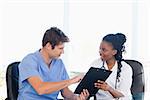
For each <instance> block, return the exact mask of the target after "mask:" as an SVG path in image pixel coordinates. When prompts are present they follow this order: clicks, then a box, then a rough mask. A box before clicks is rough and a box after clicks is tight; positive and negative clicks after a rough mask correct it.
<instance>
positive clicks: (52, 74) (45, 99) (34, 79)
mask: <svg viewBox="0 0 150 100" xmlns="http://www.w3.org/2000/svg"><path fill="white" fill-rule="evenodd" d="M68 41H69V38H68V37H67V36H66V35H65V34H64V33H63V32H62V31H61V30H60V29H58V28H56V27H51V28H50V29H49V30H47V31H46V32H45V34H44V36H43V40H42V48H41V49H40V50H38V51H36V52H35V53H31V54H29V55H27V56H26V57H25V58H24V59H23V60H22V62H21V63H20V65H19V95H18V100H58V99H57V96H58V94H59V92H61V94H62V96H63V97H64V98H65V99H67V100H86V99H87V98H88V96H89V93H88V91H87V90H86V89H85V90H83V92H82V93H81V94H80V95H78V96H77V95H74V94H73V92H71V91H70V90H69V88H68V86H69V85H71V84H74V83H77V82H79V81H80V80H81V78H82V77H81V76H76V77H74V78H72V79H69V77H68V74H67V72H66V69H65V66H64V64H63V62H62V60H61V59H59V57H60V55H61V54H62V53H63V52H64V50H63V49H64V43H65V42H68Z"/></svg>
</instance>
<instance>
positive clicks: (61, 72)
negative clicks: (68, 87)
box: [18, 51, 69, 100]
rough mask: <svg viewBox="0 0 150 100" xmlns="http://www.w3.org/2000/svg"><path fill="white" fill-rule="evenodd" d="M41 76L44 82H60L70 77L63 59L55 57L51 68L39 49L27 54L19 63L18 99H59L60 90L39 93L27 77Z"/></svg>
mask: <svg viewBox="0 0 150 100" xmlns="http://www.w3.org/2000/svg"><path fill="white" fill-rule="evenodd" d="M31 76H39V77H40V78H41V79H42V80H43V81H44V82H58V81H62V80H66V79H69V76H68V74H67V71H66V69H65V66H64V64H63V62H62V60H61V59H53V60H52V62H51V64H50V68H48V66H47V65H46V63H45V62H44V59H43V58H42V56H41V54H40V52H39V51H36V52H35V53H32V54H29V55H27V56H26V57H25V58H24V59H23V60H22V62H21V63H20V64H19V95H18V100H57V96H58V94H59V92H60V91H56V92H53V93H51V94H43V95H38V94H37V92H36V91H35V90H34V88H33V87H32V86H31V85H30V84H29V83H28V81H27V79H28V78H29V77H31Z"/></svg>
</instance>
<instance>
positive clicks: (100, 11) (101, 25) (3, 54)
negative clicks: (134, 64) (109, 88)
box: [0, 0, 150, 99]
mask: <svg viewBox="0 0 150 100" xmlns="http://www.w3.org/2000/svg"><path fill="white" fill-rule="evenodd" d="M1 2H2V3H0V4H1V5H2V6H0V8H2V9H0V11H1V13H0V18H1V19H0V20H1V22H2V23H0V27H1V28H0V34H1V35H0V63H1V66H0V69H1V70H3V71H0V72H4V73H3V74H1V75H2V77H5V69H6V66H7V65H8V64H10V63H11V62H14V61H18V60H22V58H23V56H24V55H26V54H28V53H29V52H33V51H34V50H35V49H39V46H42V44H41V37H42V35H43V32H44V31H45V30H46V29H47V28H49V27H51V26H57V27H59V28H61V29H62V30H63V31H64V32H65V33H67V35H68V36H69V38H70V43H69V44H68V45H67V46H66V48H64V49H65V52H64V53H65V55H63V56H62V58H63V59H64V63H65V65H66V67H67V70H68V72H70V71H77V72H86V71H87V70H88V69H89V67H87V66H89V64H90V63H91V61H93V59H95V58H97V57H98V49H99V48H98V46H99V43H100V40H101V38H102V37H103V36H105V35H106V34H108V33H117V32H122V33H124V34H125V35H126V36H127V37H128V41H127V43H126V44H125V45H126V51H127V52H126V54H125V55H124V57H125V58H130V59H135V60H138V61H140V62H142V63H143V65H145V66H144V67H145V68H144V69H148V67H146V66H148V65H149V64H150V60H149V58H150V55H149V51H150V46H148V43H149V42H150V39H149V38H150V35H149V33H150V28H149V24H150V20H149V17H148V16H150V1H149V0H1ZM137 44H138V45H137ZM85 69H86V70H85ZM148 71H149V70H145V73H146V75H147V74H148V73H149V72H148ZM149 80H150V79H149V78H148V77H146V84H148V83H149ZM3 81H5V80H4V79H3ZM149 84H150V83H149ZM3 86H5V83H4V85H2V86H1V87H3ZM1 87H0V88H1ZM3 90H4V91H6V90H5V89H3ZM147 91H148V92H150V90H149V89H147ZM148 92H147V93H148ZM0 95H2V93H1V92H0ZM2 96H3V95H2ZM5 96H6V92H5V94H4V96H3V97H5ZM146 99H150V98H148V96H147V97H146Z"/></svg>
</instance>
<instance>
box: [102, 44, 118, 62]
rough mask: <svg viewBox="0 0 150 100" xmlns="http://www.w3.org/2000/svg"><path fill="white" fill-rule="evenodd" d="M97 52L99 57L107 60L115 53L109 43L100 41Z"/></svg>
mask: <svg viewBox="0 0 150 100" xmlns="http://www.w3.org/2000/svg"><path fill="white" fill-rule="evenodd" d="M99 53H100V56H101V59H103V60H105V61H107V60H109V59H111V58H113V57H114V55H115V54H116V53H117V51H116V50H114V49H113V46H112V44H111V43H109V42H106V41H102V42H101V44H100V48H99Z"/></svg>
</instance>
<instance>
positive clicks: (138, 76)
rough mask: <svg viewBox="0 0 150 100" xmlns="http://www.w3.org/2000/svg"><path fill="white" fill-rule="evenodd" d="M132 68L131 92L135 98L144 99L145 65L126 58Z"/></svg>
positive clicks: (136, 99) (137, 99)
mask: <svg viewBox="0 0 150 100" xmlns="http://www.w3.org/2000/svg"><path fill="white" fill-rule="evenodd" d="M124 61H125V62H126V63H127V64H129V65H130V66H131V68H132V71H133V75H132V86H131V93H132V99H133V100H144V91H145V81H144V70H143V65H142V64H141V63H140V62H138V61H136V60H124Z"/></svg>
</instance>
